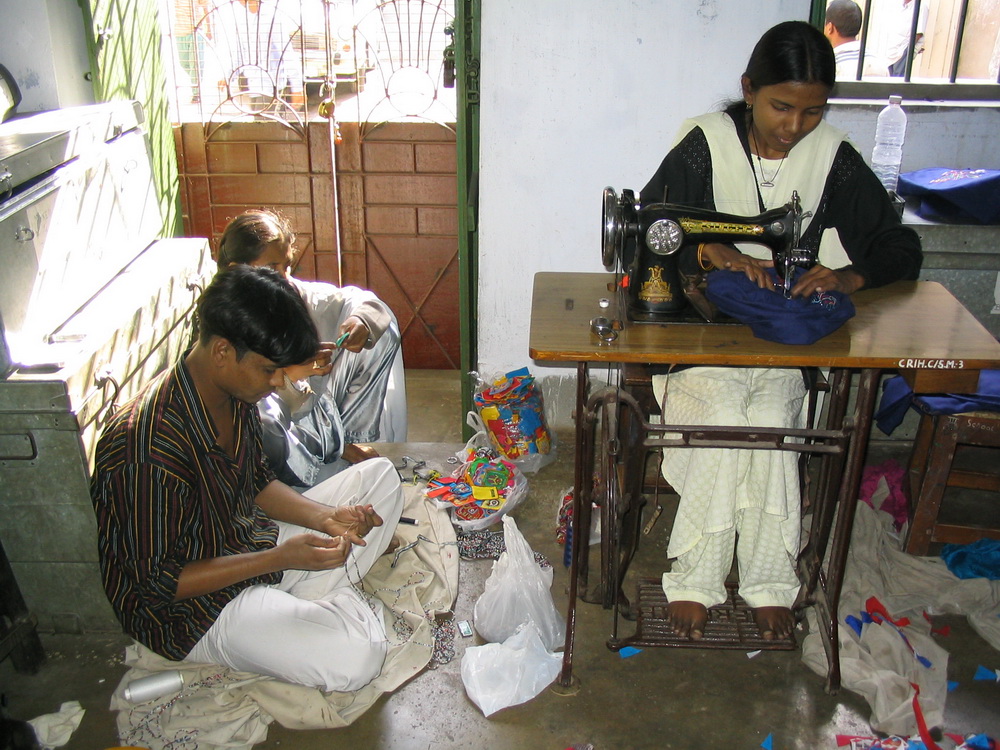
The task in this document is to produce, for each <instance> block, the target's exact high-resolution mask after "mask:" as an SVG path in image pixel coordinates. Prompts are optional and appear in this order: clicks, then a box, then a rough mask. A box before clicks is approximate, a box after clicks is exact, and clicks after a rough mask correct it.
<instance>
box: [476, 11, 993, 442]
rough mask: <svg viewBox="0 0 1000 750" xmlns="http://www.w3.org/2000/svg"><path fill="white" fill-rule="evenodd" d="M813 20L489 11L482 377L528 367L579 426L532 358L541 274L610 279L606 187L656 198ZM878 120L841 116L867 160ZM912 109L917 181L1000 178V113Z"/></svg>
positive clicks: (870, 111)
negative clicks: (759, 60) (683, 152)
mask: <svg viewBox="0 0 1000 750" xmlns="http://www.w3.org/2000/svg"><path fill="white" fill-rule="evenodd" d="M808 12H809V3H808V2H807V0H741V2H732V1H731V0H730V1H727V0H670V1H669V2H666V1H665V0H614V1H611V2H609V0H573V2H572V3H569V2H566V1H561V2H557V1H554V0H489V1H488V2H484V3H483V26H482V30H483V36H482V58H481V63H482V66H481V71H482V72H481V101H482V106H481V112H480V116H481V119H480V127H481V131H480V138H481V145H480V158H481V164H480V212H479V226H480V234H479V243H480V244H479V249H480V262H479V267H480V282H479V320H478V324H479V363H480V366H479V370H480V372H482V373H484V374H488V375H492V374H496V373H502V372H505V371H508V370H511V369H514V368H517V367H523V366H525V365H528V366H529V367H530V368H531V371H532V372H533V373H534V374H535V375H536V376H538V377H539V378H540V379H542V380H543V387H544V390H545V398H546V401H547V412H548V416H549V420H550V423H551V424H553V425H555V426H569V424H571V422H570V415H571V411H572V405H573V389H572V381H573V377H574V370H573V369H572V368H571V367H551V366H543V365H541V364H539V363H535V362H532V361H531V360H530V359H529V357H528V326H529V316H530V306H531V287H532V280H533V277H534V274H535V273H536V272H538V271H568V270H578V271H603V270H604V267H603V266H602V264H601V261H600V218H601V215H600V214H601V208H600V201H601V192H602V190H603V189H604V187H605V186H607V185H610V186H612V187H614V188H615V189H616V190H617V191H619V192H620V191H621V190H622V189H623V188H631V189H634V190H636V191H638V190H639V189H640V188H641V187H642V186H643V185H645V183H646V182H647V181H648V179H649V177H650V176H651V175H652V174H653V172H654V171H655V169H656V167H657V166H658V165H659V163H660V160H661V159H662V158H663V156H664V155H665V154H666V152H667V150H668V148H669V145H670V143H671V142H672V140H673V137H674V133H675V131H676V130H677V128H678V126H679V125H680V123H681V121H682V120H683V119H684V118H686V117H690V116H693V115H697V114H701V113H702V112H706V111H710V110H713V109H717V108H719V106H720V105H721V104H722V103H723V102H724V101H726V100H729V99H732V98H735V97H738V96H739V94H740V92H739V78H740V74H741V73H742V72H743V69H744V67H745V66H746V62H747V60H748V58H749V56H750V52H751V50H752V49H753V45H754V44H755V43H756V41H757V39H758V38H759V37H760V35H761V34H762V33H763V32H764V31H765V30H766V29H768V28H769V27H771V26H772V25H774V24H775V23H778V22H779V21H784V20H789V19H801V20H806V19H807V18H808ZM904 106H905V105H904ZM879 108H880V107H879V106H861V105H849V106H839V105H838V106H836V107H832V108H831V111H830V113H829V114H828V119H829V120H830V121H831V122H832V123H833V124H834V125H836V126H837V127H840V128H842V129H844V130H846V131H848V133H849V135H850V136H851V138H852V140H854V141H855V143H856V144H857V145H858V147H859V149H860V150H861V153H862V154H865V155H866V157H867V156H868V155H870V154H871V148H872V140H873V138H874V131H875V118H876V116H877V114H878V110H879ZM908 112H909V115H910V127H909V129H908V135H907V146H906V148H904V161H903V169H904V171H906V170H912V169H919V168H922V167H926V166H952V167H968V166H977V167H987V168H998V167H1000V148H998V147H997V146H998V145H1000V139H998V136H997V133H998V132H1000V130H998V128H997V125H998V122H997V119H998V117H1000V113H998V112H997V110H996V108H979V109H971V110H970V109H955V108H935V107H920V108H917V107H909V108H908Z"/></svg>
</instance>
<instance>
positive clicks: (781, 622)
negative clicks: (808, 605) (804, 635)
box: [753, 607, 795, 641]
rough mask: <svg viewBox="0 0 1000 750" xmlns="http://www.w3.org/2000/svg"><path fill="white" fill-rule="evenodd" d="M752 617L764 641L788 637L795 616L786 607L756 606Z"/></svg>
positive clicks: (792, 628)
mask: <svg viewBox="0 0 1000 750" xmlns="http://www.w3.org/2000/svg"><path fill="white" fill-rule="evenodd" d="M753 619H754V621H755V622H756V623H757V627H758V628H760V635H761V637H762V638H763V639H764V640H765V641H773V640H776V639H779V638H789V637H790V636H791V635H792V630H794V629H795V616H794V615H793V614H792V610H790V609H789V608H788V607H757V608H756V609H754V611H753Z"/></svg>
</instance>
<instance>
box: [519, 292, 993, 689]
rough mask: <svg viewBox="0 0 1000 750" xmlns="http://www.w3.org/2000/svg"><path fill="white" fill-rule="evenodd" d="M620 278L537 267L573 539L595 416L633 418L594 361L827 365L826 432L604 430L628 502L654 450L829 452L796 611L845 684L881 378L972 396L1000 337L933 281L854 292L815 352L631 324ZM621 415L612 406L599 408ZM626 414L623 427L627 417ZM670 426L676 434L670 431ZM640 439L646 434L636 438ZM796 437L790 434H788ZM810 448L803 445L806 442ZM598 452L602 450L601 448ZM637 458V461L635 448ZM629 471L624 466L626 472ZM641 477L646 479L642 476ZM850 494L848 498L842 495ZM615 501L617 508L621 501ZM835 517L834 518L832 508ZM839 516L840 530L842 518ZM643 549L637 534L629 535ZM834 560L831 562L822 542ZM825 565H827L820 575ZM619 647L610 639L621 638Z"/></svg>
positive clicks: (610, 548) (614, 557)
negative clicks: (568, 463)
mask: <svg viewBox="0 0 1000 750" xmlns="http://www.w3.org/2000/svg"><path fill="white" fill-rule="evenodd" d="M613 284H614V276H613V275H612V274H606V273H574V272H567V273H559V272H542V273H538V274H536V275H535V280H534V289H533V296H532V307H531V331H530V336H529V353H530V356H531V357H532V359H534V360H536V361H538V362H541V363H545V364H550V363H558V362H569V363H574V364H575V365H576V374H577V389H576V414H575V419H576V457H575V471H574V494H573V503H574V505H573V519H572V524H573V527H572V535H571V538H572V539H574V540H579V539H581V538H583V535H585V534H586V533H587V531H586V530H587V529H589V520H590V497H591V492H592V489H593V484H594V483H593V481H592V477H593V476H594V463H595V462H594V448H595V445H594V443H595V437H594V432H595V431H594V421H593V416H594V413H595V410H596V409H598V408H599V405H600V404H604V405H607V404H609V403H610V404H612V406H613V407H615V408H618V407H623V408H624V411H633V410H634V406H635V403H634V399H632V398H631V397H630V396H629V394H628V393H624V392H623V391H622V390H621V389H618V388H610V389H605V392H604V393H598V394H595V395H594V396H593V397H591V396H590V376H589V369H588V368H589V365H591V364H600V363H606V364H612V365H625V364H628V363H640V364H653V365H716V366H718V365H733V366H740V367H796V368H803V367H818V368H829V369H830V394H829V399H828V405H827V408H826V411H827V420H826V424H825V426H824V428H823V429H809V430H782V429H759V428H756V429H747V428H731V427H724V428H719V427H699V426H690V425H689V426H684V427H678V426H676V425H674V426H669V425H656V426H653V427H652V429H650V428H651V425H650V424H649V423H647V422H641V423H640V424H639V428H638V429H636V427H635V425H634V424H632V427H631V428H630V433H631V436H630V435H626V434H622V433H623V432H624V429H623V428H619V427H618V426H617V425H613V426H612V429H613V430H614V429H619V432H613V434H611V435H609V434H608V433H604V434H603V436H604V438H605V440H607V439H608V438H610V439H611V440H612V441H614V442H617V443H619V445H618V446H617V447H618V448H620V450H621V452H622V454H624V455H625V456H626V457H625V460H624V461H623V463H621V464H619V467H620V468H619V469H618V470H617V479H618V480H619V481H620V482H621V483H622V484H623V485H628V486H624V487H623V488H622V489H621V492H620V494H621V496H622V497H624V498H625V499H626V500H628V499H629V498H630V497H635V496H637V495H641V492H642V486H641V485H642V479H641V476H642V474H643V471H642V468H641V467H642V466H643V465H644V463H643V461H642V460H640V459H639V458H638V457H637V456H639V455H641V456H643V457H644V456H645V454H646V452H647V451H648V450H651V449H655V448H658V447H662V446H665V445H678V446H682V447H690V448H696V447H720V446H721V447H747V448H759V449H770V450H792V451H797V452H800V453H801V452H809V453H815V454H818V455H820V457H821V459H822V463H821V465H820V471H819V480H818V482H817V487H816V490H815V507H814V508H813V509H812V511H813V518H812V523H811V527H810V531H809V536H808V539H807V543H806V545H805V547H804V549H803V551H802V554H801V555H800V558H799V576H800V578H801V580H802V582H803V584H802V590H801V592H800V595H799V602H797V606H799V607H800V606H802V605H803V604H810V605H815V606H816V609H817V616H818V617H817V619H818V620H819V622H820V631H821V632H820V635H821V636H822V640H823V644H824V648H825V650H826V653H827V657H828V663H829V669H828V673H827V683H826V689H827V692H830V693H834V692H836V691H837V690H839V687H840V660H839V648H838V632H837V631H838V623H837V607H838V603H839V598H840V589H841V584H842V578H843V573H844V567H845V565H846V561H847V546H848V542H849V540H850V536H851V528H852V525H853V522H854V505H855V502H856V498H857V495H858V489H859V485H860V481H861V471H862V468H863V465H864V459H865V453H866V450H867V446H868V436H869V433H870V431H871V425H872V417H873V414H874V410H875V402H876V396H877V390H878V382H879V376H880V374H881V373H882V371H884V370H894V371H898V372H900V373H901V374H902V375H903V376H904V377H905V378H906V380H907V382H908V383H909V384H910V386H911V387H912V388H913V390H914V392H915V393H941V392H972V391H975V390H976V388H977V385H978V380H979V371H980V370H981V369H993V368H997V367H1000V343H998V342H997V340H996V339H994V337H993V336H992V335H990V333H989V332H988V331H987V330H986V329H985V328H984V327H983V326H982V325H981V324H980V323H979V322H978V321H977V320H976V319H975V318H974V317H973V315H972V314H971V313H970V312H969V311H968V310H966V309H965V307H963V306H962V304H961V303H960V302H959V301H958V300H956V299H955V297H954V296H952V294H951V293H950V292H949V291H948V290H947V289H945V288H944V287H943V286H942V285H941V284H939V283H936V282H920V281H916V282H897V283H895V284H892V285H890V286H888V287H883V288H881V289H874V290H867V291H862V292H858V293H857V294H855V295H854V296H853V301H854V304H855V307H856V309H857V314H856V316H855V317H854V318H852V319H851V320H849V321H848V322H847V323H846V324H845V325H844V326H843V327H841V328H840V329H839V330H837V331H835V332H834V333H832V334H831V335H829V336H827V337H825V338H823V339H822V340H820V341H818V342H816V343H815V344H812V345H809V346H791V345H785V344H776V343H772V342H769V341H764V340H762V339H758V338H755V337H754V336H753V334H752V333H751V332H750V329H749V328H748V327H747V326H743V325H738V324H737V325H733V324H728V325H720V324H709V323H699V322H683V323H676V324H648V323H638V324H636V323H630V322H627V321H625V315H624V313H623V311H621V310H620V308H619V302H620V300H619V297H618V294H617V293H616V292H615V291H614V290H613ZM599 316H600V317H605V318H608V319H609V320H611V321H625V322H624V325H623V326H621V327H620V329H619V330H617V331H616V332H617V337H616V338H614V340H613V341H610V342H604V341H602V340H601V339H599V338H598V336H597V335H596V334H595V333H594V332H593V331H592V328H591V320H592V319H593V318H595V317H599ZM855 376H857V378H856V379H857V392H856V398H855V400H854V411H853V416H851V417H848V416H846V415H847V411H848V401H849V396H850V391H851V383H852V380H854V379H855ZM613 411H614V409H611V410H608V409H605V411H604V414H605V415H607V414H609V413H613ZM626 421H627V420H624V419H623V420H621V423H623V424H624V423H625V422H626ZM664 428H668V429H664ZM636 435H638V437H636ZM789 438H791V439H789ZM803 446H805V447H803ZM598 448H600V446H598ZM630 451H631V452H632V453H634V454H635V455H634V456H632V457H628V455H627V454H628V453H629V452H630ZM621 467H624V469H622V468H621ZM636 477H639V478H638V479H636ZM847 499H850V502H847V501H846V500H847ZM612 500H615V498H614V497H612ZM838 504H839V507H840V511H839V512H837V507H838ZM621 517H622V511H621V509H619V508H610V509H605V508H602V521H603V522H604V523H606V524H609V526H610V528H609V526H603V527H602V561H603V564H602V588H603V596H604V605H605V606H606V607H611V608H614V609H615V631H616V632H615V633H614V637H615V638H616V636H617V614H618V604H619V600H620V597H621V596H622V594H621V593H620V583H621V580H622V578H623V576H624V568H625V567H627V564H628V560H629V559H630V557H629V556H628V554H623V553H622V552H621V551H620V550H619V549H618V548H617V547H618V545H621V544H623V540H622V529H621V528H620V526H621ZM835 517H836V524H834V518H835ZM631 541H632V544H633V545H634V543H635V539H633V540H631ZM828 544H829V547H830V555H829V559H828V562H827V563H826V565H825V566H824V558H825V553H826V550H827V546H828ZM587 557H588V545H587V544H585V543H583V544H581V543H577V544H574V545H573V554H572V562H571V567H570V590H569V604H568V612H567V624H566V642H565V648H564V652H563V667H562V673H561V675H560V678H559V682H560V684H561V685H562V686H563V687H566V688H568V687H570V685H571V684H572V668H573V646H574V638H575V629H576V604H577V598H578V593H579V590H580V589H581V587H583V588H585V587H586V584H587V580H586V578H587ZM824 567H825V569H824ZM613 640H614V638H613Z"/></svg>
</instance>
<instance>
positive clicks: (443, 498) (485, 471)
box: [424, 448, 527, 530]
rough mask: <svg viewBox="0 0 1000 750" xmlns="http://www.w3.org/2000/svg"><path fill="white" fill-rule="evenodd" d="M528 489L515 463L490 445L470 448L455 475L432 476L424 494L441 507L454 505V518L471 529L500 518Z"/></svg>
mask: <svg viewBox="0 0 1000 750" xmlns="http://www.w3.org/2000/svg"><path fill="white" fill-rule="evenodd" d="M526 491H527V485H526V482H525V480H524V478H523V475H522V474H521V473H520V472H519V471H518V469H517V467H516V466H515V465H514V464H513V463H511V462H510V461H508V460H506V459H504V458H500V457H499V456H498V455H497V453H496V451H494V450H492V449H490V448H479V449H475V450H473V449H470V450H469V451H468V453H467V455H466V460H465V462H464V463H463V465H462V467H461V468H460V469H458V470H457V472H456V476H450V477H445V476H439V477H432V478H431V479H429V480H428V481H427V487H426V489H425V490H424V494H425V495H426V496H427V498H428V499H429V500H434V501H435V502H437V503H438V504H440V505H442V506H448V505H451V506H452V517H453V520H455V521H456V522H458V523H459V524H460V525H462V526H463V527H465V528H466V529H467V530H471V529H473V528H477V529H478V528H481V527H482V526H485V525H488V524H490V523H492V522H493V521H496V520H498V519H499V518H500V517H501V516H502V515H503V514H504V513H505V512H506V511H507V510H510V509H511V508H512V507H513V506H514V505H516V504H517V503H519V502H520V501H521V499H522V498H523V497H524V495H525V493H526ZM470 524H472V525H471V526H470Z"/></svg>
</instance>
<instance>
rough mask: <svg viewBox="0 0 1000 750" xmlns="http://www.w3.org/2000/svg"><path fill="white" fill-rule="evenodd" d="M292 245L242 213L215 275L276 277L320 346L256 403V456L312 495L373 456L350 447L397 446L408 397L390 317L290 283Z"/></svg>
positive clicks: (276, 229) (229, 231) (360, 296)
mask: <svg viewBox="0 0 1000 750" xmlns="http://www.w3.org/2000/svg"><path fill="white" fill-rule="evenodd" d="M294 242H295V235H294V234H293V233H292V230H291V227H289V225H288V222H287V221H286V220H285V218H284V217H283V216H281V215H280V214H278V213H276V212H274V211H269V210H266V209H255V210H249V211H244V212H243V213H241V214H240V215H239V216H237V217H236V218H235V219H233V220H232V221H230V222H229V224H228V225H227V226H226V228H225V230H224V231H223V233H222V238H221V239H220V240H219V253H218V257H217V259H216V260H217V263H218V265H219V268H220V269H221V268H225V267H227V266H230V265H232V264H235V263H245V264H247V265H251V266H268V267H270V268H273V269H274V270H276V271H278V272H279V273H282V274H284V275H285V277H286V278H287V279H288V280H289V281H290V282H291V283H292V285H293V286H294V287H295V288H296V289H298V290H299V293H300V294H301V295H302V297H303V299H305V301H306V305H307V306H308V307H309V311H310V313H311V314H312V318H313V321H314V322H315V323H316V328H317V330H318V331H319V335H320V339H321V340H322V341H324V342H326V343H324V345H323V347H324V348H323V349H322V350H321V352H320V354H319V355H318V356H317V359H316V361H315V362H314V363H307V364H305V365H303V366H299V367H296V368H286V382H285V386H284V387H283V388H280V389H278V391H277V392H276V393H273V394H271V395H270V396H268V397H267V398H265V399H262V400H261V401H260V403H259V404H258V408H259V410H260V416H261V426H262V428H263V433H264V435H263V437H264V452H265V453H266V454H267V459H268V461H269V462H270V464H271V466H272V468H273V469H274V471H275V473H276V474H277V475H278V478H279V479H281V480H282V481H283V482H285V483H286V484H290V485H297V486H306V487H311V486H312V485H314V484H316V483H317V482H319V481H321V480H323V479H325V478H327V477H328V476H330V475H331V474H332V473H334V472H335V471H338V470H340V469H342V468H344V466H346V465H347V464H349V463H358V462H359V461H362V460H364V459H366V458H372V457H374V456H377V455H378V454H377V453H376V452H375V451H374V450H372V449H371V448H369V447H362V446H359V445H357V443H370V442H375V441H378V440H382V441H392V440H396V441H400V440H405V439H406V395H405V385H404V384H403V371H402V357H401V356H400V335H399V327H398V325H397V323H396V318H395V316H394V315H393V314H392V311H391V310H390V309H389V308H388V306H387V305H386V304H385V303H384V302H382V301H381V300H380V299H379V298H378V297H376V296H375V294H374V293H372V292H370V291H368V290H366V289H360V288H358V287H353V286H344V287H338V286H335V285H334V284H327V283H323V282H317V281H301V280H299V279H296V278H294V277H292V276H291V267H292V260H293V244H294ZM387 394H388V395H387ZM338 459H342V460H338Z"/></svg>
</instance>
